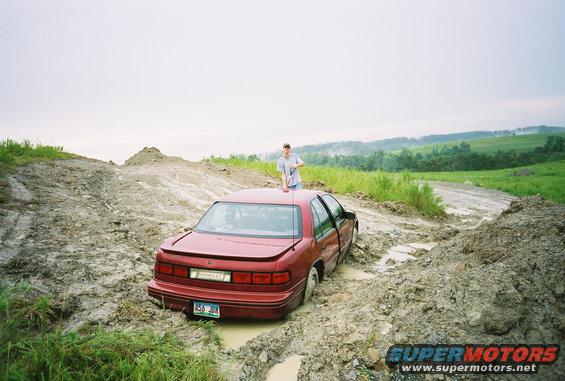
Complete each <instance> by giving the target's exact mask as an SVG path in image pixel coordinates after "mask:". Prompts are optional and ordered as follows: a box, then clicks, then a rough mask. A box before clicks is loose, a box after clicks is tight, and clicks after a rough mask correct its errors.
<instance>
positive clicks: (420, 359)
mask: <svg viewBox="0 0 565 381" xmlns="http://www.w3.org/2000/svg"><path fill="white" fill-rule="evenodd" d="M559 349H560V347H559V345H558V344H550V345H548V344H497V345H484V344H461V345H448V344H440V345H430V344H413V345H393V346H391V347H390V348H389V349H388V352H387V356H386V362H387V364H388V365H389V366H390V367H396V366H398V370H399V371H400V372H401V373H444V374H455V373H508V374H510V373H528V374H532V373H537V372H538V370H539V366H540V365H550V364H553V363H555V362H556V361H557V357H558V356H559Z"/></svg>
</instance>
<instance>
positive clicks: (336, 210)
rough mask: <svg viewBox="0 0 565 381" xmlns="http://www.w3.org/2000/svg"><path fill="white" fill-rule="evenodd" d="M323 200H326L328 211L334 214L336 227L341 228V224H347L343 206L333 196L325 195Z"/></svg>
mask: <svg viewBox="0 0 565 381" xmlns="http://www.w3.org/2000/svg"><path fill="white" fill-rule="evenodd" d="M322 199H323V200H324V202H325V203H326V205H327V206H328V209H329V210H330V212H331V213H332V216H333V218H334V219H335V223H336V225H337V226H338V227H339V226H341V224H343V223H344V222H345V217H344V213H343V207H342V206H341V204H340V203H339V202H338V201H337V200H336V199H335V198H334V197H333V196H331V195H329V194H325V195H323V196H322Z"/></svg>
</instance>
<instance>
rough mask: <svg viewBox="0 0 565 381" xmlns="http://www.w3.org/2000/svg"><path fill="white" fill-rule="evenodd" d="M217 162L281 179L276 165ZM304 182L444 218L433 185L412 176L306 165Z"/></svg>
mask: <svg viewBox="0 0 565 381" xmlns="http://www.w3.org/2000/svg"><path fill="white" fill-rule="evenodd" d="M213 160H214V161H215V162H216V163H221V164H224V165H235V166H238V167H243V168H249V169H253V170H256V171H261V172H266V173H267V174H269V175H271V176H274V177H276V178H279V177H280V175H279V173H278V172H277V171H276V165H275V163H274V162H265V161H248V160H244V159H237V158H230V159H223V158H213ZM300 176H301V178H302V181H303V182H308V181H322V182H323V183H324V184H326V185H327V186H328V187H329V188H331V189H332V190H333V191H334V192H336V193H350V192H356V191H357V192H363V193H364V194H366V195H368V196H369V197H371V198H372V199H373V200H375V201H401V202H404V203H406V204H409V205H412V206H414V207H415V208H416V209H418V210H419V211H420V212H421V213H422V214H423V215H426V216H438V215H443V214H444V213H445V212H444V207H443V206H442V205H441V202H440V199H439V198H438V197H436V196H435V195H434V194H433V191H432V188H431V187H430V186H429V185H424V186H419V185H418V183H417V182H416V181H415V179H414V178H413V177H412V176H411V175H410V174H408V173H397V174H391V173H386V172H381V171H379V172H363V171H356V170H351V169H346V168H336V167H318V166H306V167H304V168H300Z"/></svg>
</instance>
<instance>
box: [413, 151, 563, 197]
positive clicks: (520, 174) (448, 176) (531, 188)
mask: <svg viewBox="0 0 565 381" xmlns="http://www.w3.org/2000/svg"><path fill="white" fill-rule="evenodd" d="M412 175H413V176H414V177H416V178H418V179H422V180H436V181H449V182H457V183H464V182H470V183H472V184H474V185H478V186H480V187H484V188H492V189H499V190H502V191H505V192H508V193H511V194H514V195H517V196H529V195H534V194H538V193H539V194H541V195H542V196H544V197H545V198H547V199H550V200H553V201H557V202H561V203H565V160H560V161H553V162H549V163H543V164H535V165H529V166H526V167H519V168H507V169H497V170H492V171H469V172H419V173H418V172H417V173H412Z"/></svg>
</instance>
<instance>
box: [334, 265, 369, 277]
mask: <svg viewBox="0 0 565 381" xmlns="http://www.w3.org/2000/svg"><path fill="white" fill-rule="evenodd" d="M334 271H335V273H336V274H338V275H339V276H340V277H342V278H343V279H347V280H364V279H371V278H374V277H375V276H376V274H371V273H368V272H365V271H363V270H359V269H356V268H355V267H351V266H349V265H346V264H344V263H340V264H339V265H337V267H336V268H335V270H334Z"/></svg>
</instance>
